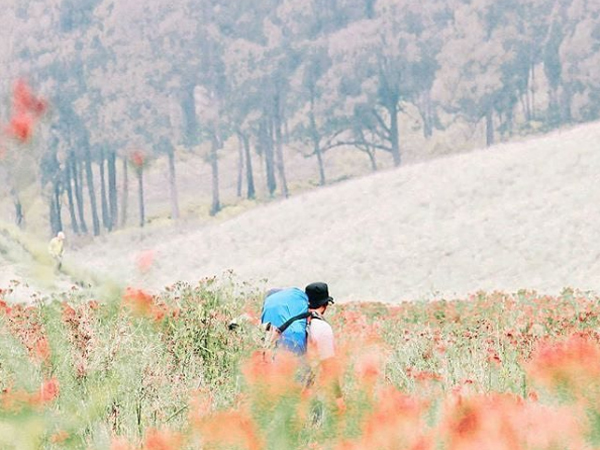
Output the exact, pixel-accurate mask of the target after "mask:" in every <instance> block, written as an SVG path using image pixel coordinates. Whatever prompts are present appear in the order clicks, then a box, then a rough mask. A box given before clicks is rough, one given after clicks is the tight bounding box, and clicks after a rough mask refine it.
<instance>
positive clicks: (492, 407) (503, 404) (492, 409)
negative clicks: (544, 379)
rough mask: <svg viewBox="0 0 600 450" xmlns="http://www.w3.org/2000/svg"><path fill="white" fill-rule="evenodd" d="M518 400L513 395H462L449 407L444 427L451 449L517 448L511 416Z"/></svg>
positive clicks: (518, 442)
mask: <svg viewBox="0 0 600 450" xmlns="http://www.w3.org/2000/svg"><path fill="white" fill-rule="evenodd" d="M516 409H517V403H516V402H515V401H514V399H513V398H512V397H510V396H502V395H491V396H471V397H467V398H464V397H459V398H458V400H457V401H454V402H453V404H452V405H451V406H450V408H449V409H447V411H446V417H447V419H446V421H445V423H444V424H443V427H444V429H445V431H446V433H445V434H446V437H447V440H448V446H447V448H448V449H449V450H478V449H482V448H485V449H489V450H518V449H521V448H523V447H522V446H521V445H520V440H519V435H518V432H517V428H516V427H515V424H514V423H513V420H512V417H514V415H515V414H516V413H515V411H516Z"/></svg>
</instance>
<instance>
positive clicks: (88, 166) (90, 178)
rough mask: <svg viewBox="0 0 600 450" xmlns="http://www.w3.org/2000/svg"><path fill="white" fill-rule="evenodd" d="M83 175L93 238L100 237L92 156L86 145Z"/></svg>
mask: <svg viewBox="0 0 600 450" xmlns="http://www.w3.org/2000/svg"><path fill="white" fill-rule="evenodd" d="M84 151H85V153H84V155H85V175H86V182H87V187H88V194H89V196H90V208H91V209H92V224H93V227H94V236H99V235H100V220H99V219H98V205H97V204H96V191H95V187H94V173H93V171H92V155H91V154H90V148H89V146H88V145H87V144H86V146H85V150H84Z"/></svg>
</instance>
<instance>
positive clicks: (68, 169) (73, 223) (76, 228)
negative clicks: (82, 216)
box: [64, 160, 79, 234]
mask: <svg viewBox="0 0 600 450" xmlns="http://www.w3.org/2000/svg"><path fill="white" fill-rule="evenodd" d="M64 176H65V189H66V190H67V201H68V203H69V217H70V219H71V229H72V230H73V233H75V234H79V224H78V223H77V216H76V215H75V203H74V202H73V186H72V185H71V179H72V176H71V162H70V161H69V160H67V164H66V166H65V172H64Z"/></svg>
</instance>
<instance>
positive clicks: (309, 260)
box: [72, 124, 600, 302]
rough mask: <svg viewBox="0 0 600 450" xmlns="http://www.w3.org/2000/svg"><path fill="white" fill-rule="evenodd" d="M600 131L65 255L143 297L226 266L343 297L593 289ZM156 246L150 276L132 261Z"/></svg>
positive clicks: (599, 284)
mask: <svg viewBox="0 0 600 450" xmlns="http://www.w3.org/2000/svg"><path fill="white" fill-rule="evenodd" d="M599 175H600V125H598V124H589V125H584V126H580V127H577V128H574V129H571V130H568V131H562V132H555V133H552V134H550V135H547V136H544V137H541V138H536V139H531V140H528V141H525V142H521V143H514V144H506V145H499V146H496V147H494V148H492V149H487V150H481V151H476V152H472V153H468V154H462V155H458V156H452V157H447V158H441V159H438V160H435V161H433V162H428V163H423V164H414V165H410V166H405V167H402V168H400V169H398V170H391V171H386V172H383V173H378V174H376V175H373V176H368V177H364V178H361V179H355V180H352V181H348V182H344V183H340V184H338V185H335V186H330V187H327V188H323V189H318V190H315V191H312V192H309V193H306V194H303V195H299V196H297V197H294V198H291V199H289V200H287V201H280V202H273V203H271V204H268V205H265V206H262V207H258V208H255V209H253V210H251V211H249V212H247V213H244V214H242V215H239V216H237V217H235V218H233V219H230V220H228V221H225V222H222V223H214V224H210V225H206V226H202V227H198V228H193V227H191V226H190V225H185V226H181V227H179V228H172V229H169V230H167V231H155V232H153V231H148V230H146V231H142V232H131V233H129V234H127V233H121V234H120V235H115V236H111V237H109V238H107V239H103V240H101V241H100V240H99V241H97V242H95V243H94V244H92V245H90V246H88V247H86V248H84V249H82V250H79V251H78V252H77V253H76V254H74V255H73V254H72V258H73V259H74V260H75V261H77V263H78V264H81V265H85V266H87V267H89V268H91V269H93V270H95V271H99V272H101V273H107V274H110V275H111V276H113V277H119V278H120V279H121V280H123V281H124V282H126V283H128V284H132V285H141V286H145V287H147V288H150V289H159V288H161V287H162V286H164V285H166V284H169V283H172V282H175V281H177V280H186V281H192V282H193V281H196V280H198V279H200V278H202V277H204V276H210V275H213V274H220V273H222V272H223V271H224V270H227V269H232V270H233V271H234V272H235V273H236V274H237V275H238V276H239V277H240V278H241V279H243V280H249V281H258V280H262V279H265V278H266V279H268V280H269V281H268V285H272V286H285V285H300V286H303V285H305V284H306V283H308V282H311V281H314V280H324V281H327V282H328V283H329V284H330V289H331V293H332V295H334V296H335V297H336V298H338V299H340V300H342V299H343V300H382V301H392V302H394V301H400V300H409V299H420V298H426V299H427V298H432V297H446V298H449V297H454V296H463V295H465V294H468V293H473V292H475V291H477V290H488V291H489V290H509V291H515V290H517V289H521V288H526V289H536V290H539V291H541V292H551V293H557V292H559V291H560V290H561V289H562V288H564V287H566V286H571V287H575V288H579V289H584V290H588V289H592V290H600V179H599ZM148 249H153V250H154V251H155V255H156V257H155V262H154V265H153V267H152V268H151V270H150V271H149V272H148V273H146V274H143V275H142V274H139V273H138V272H137V270H136V268H135V264H134V263H133V261H134V258H135V255H136V253H137V252H139V251H142V250H148Z"/></svg>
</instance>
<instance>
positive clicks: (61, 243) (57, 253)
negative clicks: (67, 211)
mask: <svg viewBox="0 0 600 450" xmlns="http://www.w3.org/2000/svg"><path fill="white" fill-rule="evenodd" d="M64 252H65V233H63V232H62V231H59V232H58V233H57V234H56V236H55V237H53V238H52V239H51V240H50V244H48V253H50V256H52V258H54V260H55V261H56V264H57V266H56V268H57V269H58V270H60V268H61V267H62V257H63V253H64Z"/></svg>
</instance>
